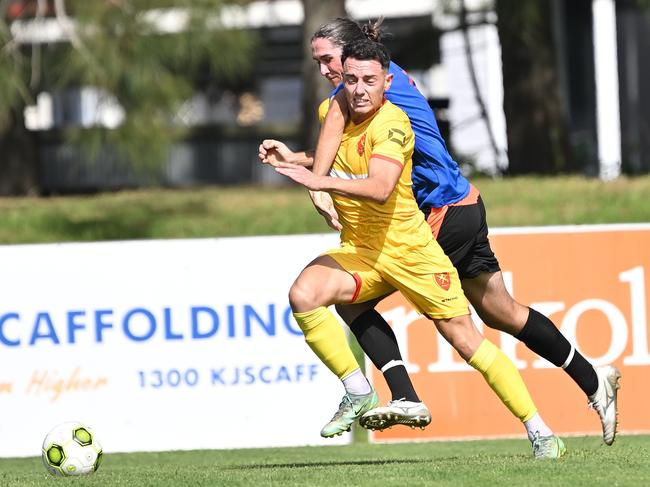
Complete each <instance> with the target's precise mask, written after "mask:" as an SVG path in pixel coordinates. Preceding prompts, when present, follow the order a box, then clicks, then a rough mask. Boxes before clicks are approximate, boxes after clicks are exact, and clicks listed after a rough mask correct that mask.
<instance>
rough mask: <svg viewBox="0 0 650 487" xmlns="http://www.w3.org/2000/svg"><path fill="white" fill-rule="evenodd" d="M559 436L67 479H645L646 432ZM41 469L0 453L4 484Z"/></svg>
mask: <svg viewBox="0 0 650 487" xmlns="http://www.w3.org/2000/svg"><path fill="white" fill-rule="evenodd" d="M585 414H587V411H585ZM589 414H593V413H589ZM433 427H435V424H434V425H431V426H429V428H433ZM214 434H217V435H218V434H219V431H215V432H214ZM314 434H315V435H318V432H317V431H315V432H314ZM522 436H523V435H522ZM565 441H566V445H567V449H568V451H567V455H566V456H565V457H564V458H562V459H560V460H557V461H555V460H547V461H536V460H534V459H533V458H532V451H531V448H530V443H529V442H528V441H527V440H524V439H517V440H492V441H457V442H430V443H411V444H383V445H382V444H378V445H367V444H366V445H363V444H355V445H350V446H325V447H299V448H268V449H248V450H202V451H176V452H167V453H131V454H126V453H123V454H109V455H106V457H105V461H104V463H103V464H102V468H100V469H99V470H98V471H97V473H95V474H94V475H92V476H90V477H85V478H76V479H67V480H68V481H72V480H74V481H75V482H74V485H86V486H107V485H110V486H111V487H133V486H138V487H148V486H151V487H154V486H155V487H167V486H169V487H179V486H192V487H207V486H221V485H224V486H251V485H264V486H282V487H285V486H294V485H295V486H305V485H309V486H320V485H322V486H332V485H354V486H366V485H368V486H370V485H373V486H409V487H411V486H423V487H424V486H450V487H451V486H453V487H457V486H508V487H510V486H536V487H542V486H549V487H557V486H565V485H576V486H589V485H625V486H642V485H647V483H648V478H650V464H649V463H648V458H649V455H650V437H649V436H625V435H623V436H619V438H618V439H617V440H616V443H614V445H613V446H611V447H606V446H604V445H603V444H602V439H601V438H599V437H595V436H592V437H571V438H566V440H565ZM48 477H49V476H48V474H47V473H45V470H44V469H43V466H42V464H41V461H40V458H21V459H0V481H2V485H3V486H8V487H18V486H20V487H36V486H44V485H53V482H54V480H53V479H51V478H48Z"/></svg>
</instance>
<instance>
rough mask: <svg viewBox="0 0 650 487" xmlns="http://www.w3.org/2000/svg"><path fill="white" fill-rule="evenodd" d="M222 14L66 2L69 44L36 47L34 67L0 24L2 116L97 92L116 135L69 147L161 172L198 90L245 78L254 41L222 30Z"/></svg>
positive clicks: (220, 3) (153, 4)
mask: <svg viewBox="0 0 650 487" xmlns="http://www.w3.org/2000/svg"><path fill="white" fill-rule="evenodd" d="M225 5H227V2H226V1H224V0H174V1H166V0H157V1H156V0H116V1H100V2H94V1H93V2H89V1H87V0H68V1H67V2H65V8H66V12H65V14H67V15H68V16H69V18H70V19H72V20H73V21H74V24H72V27H71V28H69V29H64V32H65V33H66V36H67V39H68V41H67V42H63V43H59V44H52V45H48V46H46V48H40V47H37V48H36V49H40V50H41V54H42V55H41V56H40V58H34V57H33V56H34V53H35V52H36V51H35V50H33V49H32V47H31V46H23V48H22V49H19V48H18V46H17V45H16V44H15V43H14V44H12V41H13V40H12V38H11V34H10V31H9V26H8V25H7V24H6V22H4V21H0V42H2V44H3V45H4V46H5V47H4V50H5V51H9V52H10V54H11V56H2V57H0V114H4V113H6V112H5V110H6V109H7V108H8V107H14V108H16V110H17V111H18V112H20V111H21V110H20V108H21V106H22V105H24V104H25V103H28V102H29V101H30V98H33V97H34V95H35V94H36V93H37V92H38V91H41V90H49V89H53V88H65V87H79V86H89V87H94V88H97V89H99V90H100V91H101V93H104V94H105V96H106V98H107V100H108V99H111V98H113V97H114V98H113V99H115V100H117V102H118V103H119V104H120V106H121V107H122V108H123V109H124V111H125V120H124V122H123V123H122V124H121V125H119V126H118V127H117V128H115V129H114V130H109V129H105V128H102V127H95V128H93V129H82V128H80V127H72V128H69V129H68V130H67V131H66V135H67V136H68V138H69V140H70V141H72V142H73V143H75V144H80V145H82V146H84V147H85V148H86V149H87V150H88V154H89V156H90V157H92V156H93V155H94V154H96V153H97V152H98V150H99V149H100V148H102V147H105V146H112V147H114V148H116V150H117V152H118V154H120V155H121V156H122V158H123V159H125V160H127V161H129V162H130V163H132V164H134V165H136V166H140V167H146V166H147V165H151V164H154V165H156V164H159V163H160V162H162V161H163V160H164V159H163V157H164V155H165V154H166V153H167V150H168V148H169V146H170V144H171V142H173V141H174V140H176V139H178V138H179V137H181V136H182V135H183V134H184V128H183V127H182V125H181V124H180V123H179V122H178V120H175V118H174V116H175V114H176V113H177V111H178V109H179V108H180V106H181V104H182V103H183V102H185V101H186V100H188V98H190V97H191V96H192V94H193V93H194V92H195V91H196V89H197V86H198V85H199V83H201V82H203V81H202V80H203V79H204V78H206V77H207V78H209V79H210V80H211V82H212V81H213V80H214V81H216V80H224V79H225V80H229V81H231V82H232V80H233V79H241V78H242V77H244V76H246V75H247V73H248V70H249V69H250V64H251V55H252V53H253V49H254V47H255V38H254V36H252V35H251V34H250V33H248V32H244V31H241V30H233V29H227V28H226V27H225V26H224V25H223V24H222V23H221V20H220V19H221V11H222V9H223V7H224V6H225ZM59 14H60V15H62V14H63V12H59ZM173 16H176V17H177V18H180V19H181V21H182V23H181V26H180V28H178V26H177V25H176V24H173V23H169V22H168V20H169V19H170V18H171V17H173ZM168 25H169V26H170V28H167V27H166V26H168ZM170 29H171V30H170ZM8 46H9V47H8ZM12 46H13V47H12ZM39 59H41V62H38V60H39ZM32 61H33V62H32ZM35 70H38V71H42V72H43V74H44V75H43V77H42V82H41V83H40V85H39V86H37V87H30V78H31V77H32V75H33V72H34V71H35ZM30 93H31V95H30ZM0 123H2V119H0Z"/></svg>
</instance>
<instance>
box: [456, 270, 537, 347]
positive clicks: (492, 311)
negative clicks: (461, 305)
mask: <svg viewBox="0 0 650 487" xmlns="http://www.w3.org/2000/svg"><path fill="white" fill-rule="evenodd" d="M462 284H463V290H464V291H465V295H466V296H467V299H469V301H470V303H472V306H474V309H475V310H476V312H477V313H478V315H479V316H480V317H481V319H482V320H483V322H484V323H485V324H486V325H487V326H489V327H490V328H496V329H497V330H502V331H505V332H507V333H510V334H513V335H516V334H517V333H519V331H521V329H522V328H523V326H524V324H525V323H526V320H527V319H528V308H527V307H526V306H523V305H521V304H519V303H518V302H517V301H515V299H514V298H513V297H512V295H511V294H510V293H509V292H508V290H507V288H506V285H505V283H504V281H503V274H502V273H501V271H498V272H483V273H481V274H479V275H478V276H476V277H474V278H471V279H463V281H462Z"/></svg>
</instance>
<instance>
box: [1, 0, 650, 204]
mask: <svg viewBox="0 0 650 487" xmlns="http://www.w3.org/2000/svg"><path fill="white" fill-rule="evenodd" d="M24 3H30V2H13V3H12V7H11V8H10V9H9V10H8V14H9V15H17V14H19V12H20V11H19V7H20V4H24ZM32 3H33V2H32ZM466 3H467V7H468V9H470V12H472V13H471V14H470V16H469V17H468V19H469V20H470V22H469V25H470V27H469V28H468V29H467V30H468V32H467V34H468V37H467V38H469V40H470V43H471V52H472V60H473V65H474V68H475V73H474V74H475V78H476V80H477V81H478V86H479V91H480V93H479V95H480V98H481V99H482V100H483V102H484V106H485V109H486V115H487V119H486V117H484V116H483V117H482V116H481V110H480V106H479V104H478V103H477V96H476V95H477V94H476V91H475V89H474V86H473V83H472V80H471V76H470V71H469V68H468V66H469V64H468V62H467V55H466V54H467V49H466V44H465V39H466V37H465V36H464V35H463V34H464V33H463V31H462V29H461V24H460V22H459V18H458V15H457V14H455V13H453V12H450V11H449V10H447V9H446V8H445V5H446V4H447V2H444V1H442V0H409V1H404V2H389V1H385V0H373V1H370V0H348V1H347V2H346V10H347V12H348V15H349V16H351V17H353V18H355V19H356V20H359V21H362V22H363V21H365V20H367V19H375V18H377V17H379V16H381V15H384V16H385V17H386V20H385V24H384V25H385V30H386V31H388V32H390V33H391V34H392V36H391V37H389V38H388V39H387V40H386V41H385V43H386V44H387V46H388V47H389V49H390V51H391V53H392V56H393V58H394V60H395V61H396V62H397V63H398V64H400V65H401V66H402V67H403V68H405V69H406V70H408V71H409V73H410V74H411V75H412V76H413V78H414V79H415V80H416V82H417V85H418V87H419V89H420V91H421V92H422V93H423V94H424V95H425V96H426V97H427V98H428V99H429V101H430V105H431V106H432V107H433V108H434V109H435V110H436V114H437V117H438V121H439V123H440V126H441V129H442V132H443V135H445V137H446V139H447V141H448V144H449V146H450V150H451V152H452V155H454V157H455V158H456V160H457V161H458V162H459V164H460V165H461V166H462V167H463V168H464V169H466V171H467V172H468V173H472V172H476V171H479V172H481V173H487V174H498V173H502V172H503V171H505V170H506V168H507V166H508V157H507V153H508V152H507V151H508V147H507V137H506V119H505V117H504V110H503V80H502V71H501V47H500V44H499V35H498V32H497V27H496V22H497V18H496V13H495V12H494V11H493V10H490V9H488V10H485V9H482V6H483V5H484V2H480V1H478V0H476V1H469V0H467V2H466ZM552 4H553V14H554V15H553V37H554V42H555V44H556V49H557V52H558V53H559V56H558V60H557V64H558V65H557V70H558V73H559V78H560V84H561V94H562V98H563V100H564V106H565V107H566V111H567V113H566V116H567V120H568V124H569V139H570V144H571V149H572V154H573V158H574V160H573V162H572V167H573V168H574V169H575V170H576V171H577V172H582V173H584V174H587V175H592V176H597V175H600V176H601V177H603V178H605V179H611V178H614V177H616V176H617V175H618V174H619V173H620V172H621V170H622V171H623V172H625V173H629V174H639V173H646V172H648V171H650V94H648V91H647V90H644V89H643V88H644V87H646V86H649V85H650V60H649V59H648V56H647V54H646V53H647V52H649V50H650V13H649V12H648V11H647V10H645V11H644V10H643V9H641V8H640V7H639V6H638V2H637V1H635V0H617V1H616V2H614V0H552ZM172 22H173V19H172ZM230 22H231V23H232V25H233V26H237V27H242V26H245V27H248V28H252V29H255V30H256V31H257V33H258V34H259V37H260V49H259V50H258V52H257V58H256V60H255V71H254V74H253V76H251V77H250V79H248V80H246V81H245V82H243V83H239V84H237V86H223V87H222V88H219V89H217V90H211V91H208V92H204V93H196V94H195V95H194V96H193V97H192V98H191V99H189V100H187V102H186V103H185V105H184V106H183V107H182V109H181V110H180V111H179V113H177V114H175V117H174V123H178V124H182V125H185V126H190V127H191V128H192V131H191V134H192V135H191V136H190V137H188V138H186V139H185V140H184V141H183V142H181V143H178V144H176V145H175V146H174V147H173V149H172V150H171V152H170V154H169V157H168V160H167V162H166V163H165V164H164V166H163V167H162V169H161V171H160V172H159V173H158V174H153V175H151V174H148V175H143V174H141V173H137V172H135V171H133V170H132V169H130V168H129V167H128V165H124V164H119V161H118V157H117V155H116V154H114V153H111V151H110V150H105V151H104V152H102V153H101V154H99V156H98V157H97V158H96V160H94V161H92V162H89V161H88V160H87V158H86V157H85V156H84V155H83V154H82V152H81V151H80V150H78V149H76V148H75V147H73V146H71V145H69V144H68V143H66V142H64V140H63V138H62V136H61V129H62V128H64V127H66V126H81V127H92V126H96V125H100V126H104V127H109V128H110V127H112V126H115V125H116V124H119V123H120V120H121V118H122V117H123V111H122V109H121V107H120V106H119V104H118V103H117V102H116V101H115V100H114V99H112V98H111V96H110V94H108V93H102V92H99V91H98V90H95V89H93V88H91V87H79V88H71V89H56V90H52V91H51V92H44V93H41V95H39V96H38V99H37V103H36V104H35V105H34V106H31V107H28V109H27V111H26V113H25V121H26V124H27V126H28V128H30V129H31V130H33V131H37V132H38V134H39V140H40V141H41V147H40V151H41V154H40V155H41V165H42V167H41V181H42V190H43V192H45V193H56V192H74V191H94V190H100V189H110V188H120V187H133V186H139V185H143V184H150V183H156V184H165V185H171V186H184V185H194V184H239V183H278V182H280V181H282V179H281V178H279V177H278V176H277V175H276V174H275V173H274V172H273V171H271V170H269V168H267V167H264V166H262V165H261V164H259V163H258V159H257V147H258V144H259V142H260V141H261V140H262V139H263V138H279V139H281V140H284V141H285V142H287V143H288V144H289V145H290V146H292V147H293V148H294V149H300V148H301V147H299V145H300V142H299V141H300V140H301V139H302V137H301V105H300V104H301V98H302V96H301V94H302V90H303V84H302V77H301V69H302V64H301V63H302V59H301V58H302V47H301V46H302V39H303V34H302V29H301V25H302V22H303V9H302V3H301V2H300V1H298V0H281V1H256V2H252V3H250V4H249V5H248V6H247V7H245V8H244V9H242V10H241V11H239V13H238V15H233V16H232V19H231V20H230ZM19 30H20V31H21V32H22V35H25V36H29V35H32V36H34V35H38V36H46V35H49V36H54V37H56V35H57V33H56V28H55V27H53V28H52V29H50V30H48V31H47V32H45V31H44V30H42V29H41V30H39V32H38V33H34V32H31V33H30V31H29V24H28V23H24V22H23V23H22V25H21V26H20V29H19ZM322 82H323V83H325V81H322ZM314 111H315V110H314ZM487 123H489V126H490V129H491V132H492V134H493V136H492V139H491V138H490V137H489V136H488V130H487V125H486V124H487Z"/></svg>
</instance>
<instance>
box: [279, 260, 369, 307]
mask: <svg viewBox="0 0 650 487" xmlns="http://www.w3.org/2000/svg"><path fill="white" fill-rule="evenodd" d="M356 289H357V281H356V279H355V278H354V276H353V275H352V274H350V273H349V272H348V271H346V270H345V269H344V268H343V267H342V266H341V265H340V264H339V263H338V262H337V261H336V260H334V259H333V258H332V257H330V256H328V255H321V256H320V257H317V258H316V259H314V260H313V261H311V262H310V263H309V264H308V265H307V267H305V268H304V269H303V270H302V272H301V273H300V274H299V275H298V277H297V278H296V280H295V281H294V283H293V285H292V286H291V290H290V291H289V301H290V303H291V307H292V309H293V310H294V311H296V312H305V311H310V310H312V309H315V308H317V307H319V306H329V305H331V304H335V303H341V302H349V301H350V300H352V298H353V296H354V295H355V293H356Z"/></svg>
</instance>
